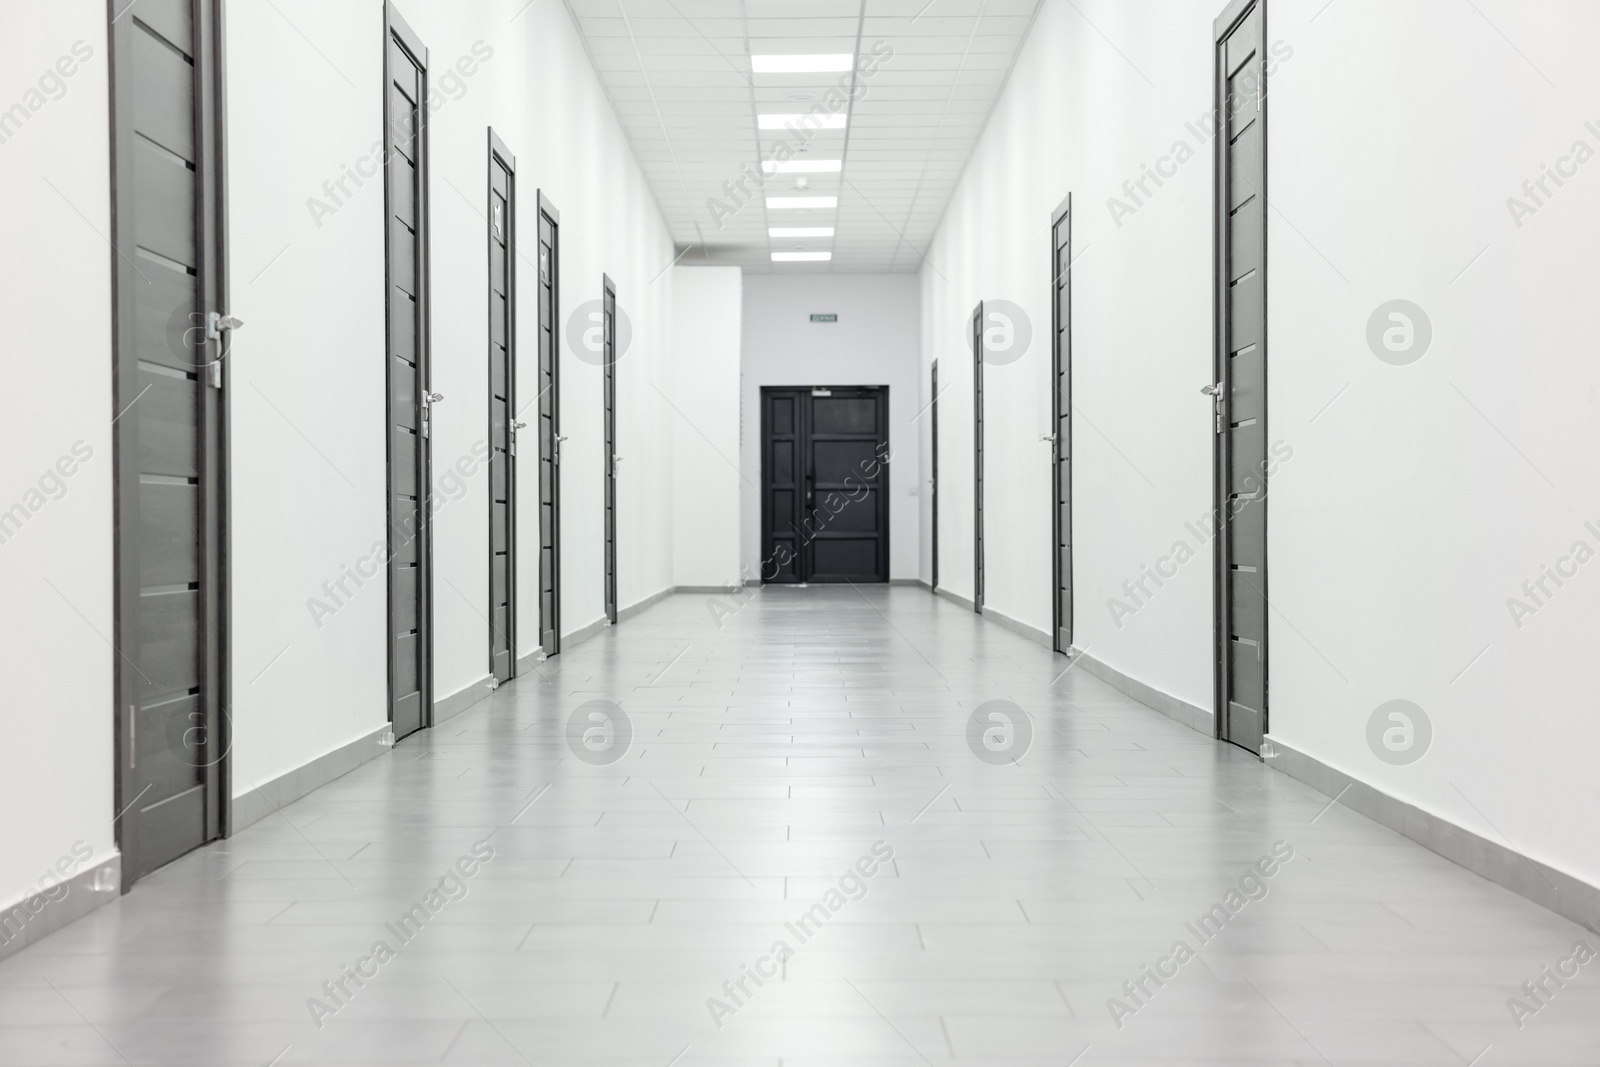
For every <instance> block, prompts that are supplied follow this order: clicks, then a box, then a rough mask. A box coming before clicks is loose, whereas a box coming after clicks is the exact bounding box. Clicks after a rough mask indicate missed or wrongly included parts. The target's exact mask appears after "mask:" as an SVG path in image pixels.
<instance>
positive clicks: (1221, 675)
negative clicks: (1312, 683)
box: [1211, 0, 1272, 751]
mask: <svg viewBox="0 0 1600 1067" xmlns="http://www.w3.org/2000/svg"><path fill="white" fill-rule="evenodd" d="M1257 8H1259V9H1260V15H1261V42H1262V45H1263V47H1262V48H1261V49H1260V50H1259V52H1258V54H1257V57H1256V62H1257V63H1258V64H1259V66H1260V78H1261V81H1260V85H1261V97H1260V100H1261V112H1260V117H1259V118H1258V119H1257V120H1256V121H1257V122H1259V123H1260V124H1261V188H1260V189H1259V190H1258V194H1259V195H1260V197H1261V200H1262V202H1263V204H1266V203H1267V202H1268V201H1267V177H1268V174H1267V172H1268V158H1269V157H1268V152H1267V134H1268V124H1267V107H1268V99H1267V98H1268V96H1270V94H1269V93H1268V92H1267V80H1266V79H1267V71H1266V48H1265V44H1266V41H1267V2H1266V0H1229V3H1228V6H1227V7H1226V8H1224V9H1223V12H1222V14H1220V15H1218V16H1217V18H1216V20H1215V21H1214V22H1213V24H1212V31H1213V41H1212V93H1213V103H1212V107H1213V111H1212V115H1213V117H1214V119H1215V120H1216V123H1217V128H1216V132H1215V134H1214V136H1213V138H1212V140H1213V141H1214V142H1215V143H1214V148H1213V158H1212V166H1213V189H1212V197H1213V199H1212V212H1211V215H1212V233H1211V243H1212V292H1213V300H1214V305H1213V314H1212V339H1211V348H1212V355H1211V359H1212V366H1211V370H1212V378H1211V380H1212V382H1214V383H1219V384H1221V386H1222V387H1223V395H1224V396H1225V397H1229V398H1231V396H1232V391H1233V379H1232V375H1231V374H1230V373H1229V362H1228V326H1229V323H1230V322H1231V319H1230V316H1229V300H1228V242H1227V235H1228V229H1227V227H1228V218H1229V211H1228V202H1229V195H1230V194H1229V181H1230V178H1231V176H1232V174H1231V171H1230V170H1229V167H1228V116H1227V113H1226V109H1227V93H1228V84H1227V81H1228V73H1227V66H1228V63H1227V51H1228V46H1227V39H1228V35H1229V34H1230V33H1232V32H1233V30H1234V29H1235V28H1236V27H1237V26H1238V25H1239V23H1240V22H1242V21H1243V20H1244V19H1245V18H1247V17H1249V15H1250V13H1251V12H1252V11H1253V10H1255V9H1257ZM1263 215H1265V212H1264V211H1263ZM1267 231H1268V227H1267V225H1266V220H1265V218H1263V222H1262V227H1261V306H1262V308H1263V312H1262V322H1261V410H1260V415H1259V419H1260V422H1261V434H1262V438H1263V440H1267V439H1269V438H1268V436H1267V426H1268V422H1267V418H1268V415H1269V411H1268V403H1267V399H1268V396H1269V392H1268V386H1269V382H1270V371H1271V364H1270V361H1269V357H1270V353H1271V347H1270V338H1269V337H1268V320H1267V315H1266V312H1265V309H1266V307H1267V306H1268V303H1267V300H1268V290H1267V283H1268V270H1267V267H1268V232H1267ZM1227 403H1228V404H1231V403H1232V401H1231V399H1229V400H1228V401H1227ZM1223 417H1224V419H1231V417H1232V412H1231V410H1227V411H1225V412H1224V414H1223ZM1231 444H1232V442H1231V440H1230V439H1229V435H1228V434H1225V433H1222V432H1220V430H1219V431H1217V432H1214V433H1213V435H1212V466H1211V498H1212V522H1213V523H1214V524H1215V526H1214V528H1215V530H1216V534H1215V536H1214V537H1213V538H1212V568H1211V583H1212V608H1213V614H1212V664H1213V667H1212V680H1213V693H1212V700H1213V701H1214V703H1213V705H1212V706H1213V707H1214V708H1215V709H1216V714H1215V715H1214V716H1213V717H1212V718H1213V724H1212V725H1213V729H1212V736H1214V737H1215V738H1216V739H1217V740H1219V741H1228V742H1230V743H1233V742H1232V740H1231V734H1232V731H1231V729H1230V728H1229V715H1230V708H1229V700H1228V691H1229V658H1228V657H1229V651H1230V649H1229V623H1228V620H1229V616H1230V612H1231V597H1232V591H1231V589H1230V583H1229V580H1228V574H1229V566H1230V560H1231V558H1232V556H1231V552H1230V549H1231V547H1232V542H1231V537H1232V533H1231V530H1230V527H1229V525H1228V521H1229V520H1228V515H1227V512H1228V507H1227V503H1228V502H1227V492H1228V482H1229V471H1230V464H1231V463H1232V461H1233V455H1232V449H1231ZM1263 484H1265V483H1263ZM1269 495H1270V494H1267V493H1265V492H1263V495H1262V498H1261V500H1260V507H1261V509H1262V515H1261V522H1262V546H1263V547H1262V567H1261V576H1260V577H1261V596H1262V600H1263V601H1264V602H1268V601H1267V597H1268V585H1267V582H1268V578H1269V575H1268V569H1267V564H1268V562H1269V560H1270V554H1269V552H1268V546H1270V544H1271V542H1270V536H1271V525H1270V518H1271V511H1270V507H1269V504H1270V501H1269V499H1268V496H1269ZM1270 621H1271V620H1270V619H1269V618H1268V615H1267V613H1266V612H1265V611H1263V613H1262V626H1261V647H1260V655H1261V733H1262V735H1263V737H1264V736H1265V735H1266V733H1267V731H1268V730H1269V728H1270V725H1271V723H1270V718H1269V716H1270V713H1271V705H1272V700H1271V695H1272V686H1271V680H1272V679H1271V664H1272V661H1271V658H1270V655H1269V652H1270V649H1271V645H1270V641H1269V640H1268V633H1269V630H1270V625H1269V623H1270ZM1241 747H1243V746H1241ZM1246 751H1249V750H1248V749H1246Z"/></svg>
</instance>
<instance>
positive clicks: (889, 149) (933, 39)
mask: <svg viewBox="0 0 1600 1067" xmlns="http://www.w3.org/2000/svg"><path fill="white" fill-rule="evenodd" d="M1037 3H1038V0H932V2H931V3H930V2H929V0H568V4H569V6H570V7H571V9H572V13H573V15H574V17H575V18H576V20H577V23H578V27H579V30H580V32H581V33H582V35H583V38H584V41H585V44H586V46H587V47H588V49H589V54H590V57H591V58H592V59H593V61H594V65H595V69H596V70H597V71H599V74H600V78H601V80H602V81H603V82H604V83H605V86H606V91H607V92H608V93H609V94H610V97H611V101H612V103H613V104H614V105H615V107H616V110H617V114H618V116H619V117H620V119H621V121H622V123H623V126H624V127H625V128H626V130H627V132H628V136H629V138H630V139H631V140H632V143H633V148H634V151H635V153H636V154H637V155H638V158H639V162H640V164H641V165H642V166H643V168H644V171H645V174H646V176H647V178H648V180H649V181H650V183H651V186H652V188H653V189H654V191H655V194H656V198H657V200H658V202H659V203H660V205H661V210H662V211H663V213H664V214H665V215H666V219H667V224H668V226H669V227H670V228H671V231H672V236H673V239H674V240H675V241H676V242H677V245H678V250H679V252H680V253H682V257H683V259H682V261H683V262H685V263H716V264H728V265H735V266H739V267H743V268H744V269H746V270H749V271H756V272H768V271H782V272H819V271H822V272H826V271H833V272H838V273H850V274H861V273H892V272H914V271H916V270H917V269H918V268H919V267H920V266H921V263H922V259H921V256H922V252H923V250H924V249H926V247H927V244H928V241H929V240H930V239H931V238H932V236H933V232H934V230H935V228H936V227H937V225H938V222H939V218H940V216H941V215H943V213H944V209H945V205H946V203H948V201H949V199H950V196H951V193H952V192H953V190H954V188H955V184H956V182H957V180H958V179H959V178H960V175H961V171H962V168H963V167H964V166H965V164H966V161H967V158H968V156H969V155H971V153H972V150H973V146H974V144H975V143H976V141H977V138H978V134H979V132H980V131H981V130H982V128H983V124H984V122H985V120H986V119H987V118H988V115H989V112H990V110H991V108H992V107H993V105H994V101H995V97H996V96H997V95H998V93H999V90H1000V87H1001V85H1002V83H1003V82H1004V80H1005V76H1006V73H1007V72H1008V71H1009V70H1010V68H1011V64H1012V61H1013V59H1014V57H1015V56H1016V53H1017V50H1018V48H1019V47H1020V46H1021V44H1022V40H1023V38H1024V36H1025V35H1026V33H1027V30H1028V26H1029V24H1030V23H1031V21H1032V18H1033V14H1034V10H1035V8H1036V7H1037ZM875 47H876V49H877V55H878V56H883V55H884V54H885V51H886V50H892V56H890V57H889V58H887V59H881V60H879V61H878V62H877V63H876V69H875V70H873V64H871V63H865V64H864V63H863V61H865V60H868V59H869V57H872V56H873V55H874V48H875ZM838 53H851V54H853V55H855V56H856V57H857V61H856V62H855V63H854V64H853V65H854V67H855V71H854V73H853V75H852V73H848V72H847V73H844V74H840V73H826V74H796V73H754V72H753V70H752V61H751V57H752V56H761V55H772V54H780V55H796V54H838ZM869 72H870V73H869ZM852 76H853V77H854V78H855V85H854V94H855V95H854V98H853V99H850V98H849V91H848V89H847V91H845V92H841V93H839V94H838V95H835V96H833V97H831V98H830V97H829V95H828V93H829V90H832V89H836V87H837V86H838V85H839V84H840V81H841V79H844V81H845V83H846V85H847V86H848V85H849V80H850V79H851V77H852ZM830 102H831V103H837V104H839V105H840V108H839V111H838V114H839V115H842V116H844V117H845V120H846V121H845V126H844V128H843V129H839V130H821V131H816V132H813V133H812V135H811V136H810V138H809V139H808V140H805V141H804V142H803V143H804V148H805V151H804V152H800V151H798V147H797V146H799V145H800V144H801V143H802V140H801V138H799V137H798V136H796V134H794V133H793V132H791V131H787V130H783V129H775V130H774V129H758V122H757V115H758V114H770V113H780V114H781V113H804V112H806V111H808V109H811V108H813V107H814V106H816V107H819V108H820V109H821V110H822V111H824V112H827V111H828V110H829V104H830ZM780 142H782V143H783V144H784V145H786V146H788V147H787V150H788V151H790V152H792V153H793V156H792V159H793V160H794V161H797V162H800V161H810V162H817V161H824V160H839V161H841V170H840V171H839V173H836V174H832V173H806V174H795V173H783V174H772V175H768V174H763V173H762V168H761V163H762V161H770V160H773V159H774V157H775V156H776V157H778V158H780V159H781V158H782V154H783V150H780V149H779V147H778V146H779V144H780ZM824 165H826V164H824ZM751 174H761V175H762V177H763V178H764V179H765V188H764V189H762V188H760V187H758V186H757V185H756V183H755V182H754V180H752V179H751V178H749V177H748V176H747V175H751ZM741 178H742V179H743V180H744V189H743V190H740V189H739V188H738V183H739V181H740V180H741ZM802 180H803V181H804V183H805V184H804V187H802V188H797V187H796V186H797V183H799V182H800V181H802ZM725 183H728V184H727V185H725ZM773 196H780V197H827V196H832V197H837V199H838V203H837V205H836V206H835V207H832V208H809V209H794V208H777V207H768V206H767V204H766V198H768V197H773ZM712 200H715V201H717V203H716V204H714V205H713V204H710V203H708V201H712ZM772 227H804V228H822V227H833V228H834V234H833V236H831V237H815V236H810V237H772V236H769V233H768V231H769V229H770V228H772ZM796 251H801V252H810V253H816V252H831V253H832V260H831V261H829V262H820V263H813V262H799V263H774V262H773V261H772V258H771V254H772V253H773V252H780V253H789V252H796Z"/></svg>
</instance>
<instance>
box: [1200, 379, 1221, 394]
mask: <svg viewBox="0 0 1600 1067" xmlns="http://www.w3.org/2000/svg"><path fill="white" fill-rule="evenodd" d="M1222 389H1223V383H1222V382H1218V383H1217V384H1216V385H1202V386H1201V387H1200V391H1201V392H1202V393H1204V394H1205V395H1206V396H1221V395H1222Z"/></svg>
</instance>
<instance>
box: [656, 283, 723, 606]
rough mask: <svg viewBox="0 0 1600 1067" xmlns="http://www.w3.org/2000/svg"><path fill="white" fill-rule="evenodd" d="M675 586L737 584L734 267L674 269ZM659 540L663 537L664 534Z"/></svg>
mask: <svg viewBox="0 0 1600 1067" xmlns="http://www.w3.org/2000/svg"><path fill="white" fill-rule="evenodd" d="M672 274H673V278H672V368H671V377H670V379H669V380H668V381H666V382H663V383H661V385H660V386H659V388H660V390H661V392H662V394H663V399H664V401H666V402H667V403H668V409H669V411H670V412H671V415H672V419H673V432H672V459H673V464H672V481H673V487H674V488H673V500H672V524H673V525H672V543H673V548H674V552H673V584H674V585H679V586H701V587H709V586H717V587H721V588H727V587H729V586H737V585H742V584H743V578H742V577H741V575H740V573H739V519H738V516H739V501H740V498H741V493H740V488H741V481H740V479H741V471H740V469H739V344H740V322H741V314H740V308H741V299H742V286H741V279H740V271H739V268H738V267H681V266H680V267H674V268H672ZM663 532H664V531H663Z"/></svg>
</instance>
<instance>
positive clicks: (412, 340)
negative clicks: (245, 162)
mask: <svg viewBox="0 0 1600 1067" xmlns="http://www.w3.org/2000/svg"><path fill="white" fill-rule="evenodd" d="M385 10H386V13H387V19H388V23H387V27H386V31H385V33H386V37H387V52H386V55H385V65H386V69H387V72H388V77H387V92H386V94H385V97H384V113H385V115H384V119H385V121H384V127H385V130H386V136H387V138H388V152H387V153H386V160H385V163H384V170H385V172H386V174H387V179H388V180H387V201H388V289H387V293H388V304H389V366H388V375H389V718H390V721H391V722H392V723H393V724H394V735H395V738H396V739H399V738H402V737H405V736H406V735H407V734H411V733H414V732H416V731H417V730H420V729H422V728H423V727H424V726H428V725H430V722H429V720H430V718H431V706H432V695H433V694H432V689H433V671H432V659H433V640H432V630H431V618H430V617H431V614H432V602H431V589H430V586H431V584H432V568H431V562H432V561H431V556H432V548H433V545H432V541H433V530H432V523H431V521H430V517H429V516H430V508H429V500H428V491H429V484H430V481H431V478H430V473H429V472H430V456H429V436H430V432H431V431H430V423H431V421H432V409H433V405H434V404H435V403H437V402H438V401H439V400H441V399H443V398H442V397H440V396H439V395H438V394H435V393H431V392H429V386H430V381H429V366H428V355H429V353H428V347H429V346H428V336H429V314H428V180H427V174H428V109H427V107H426V106H425V103H424V102H425V101H426V100H427V98H428V50H427V49H426V48H424V47H423V46H422V43H421V41H419V40H418V39H417V36H416V34H414V33H413V32H412V31H411V29H410V27H408V26H407V25H406V24H405V22H404V21H403V20H402V19H401V18H400V16H399V14H398V13H396V12H395V10H394V7H393V6H392V5H389V6H386V8H385Z"/></svg>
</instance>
